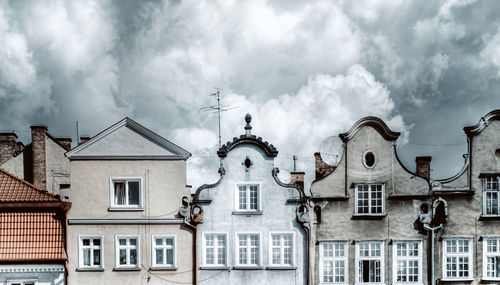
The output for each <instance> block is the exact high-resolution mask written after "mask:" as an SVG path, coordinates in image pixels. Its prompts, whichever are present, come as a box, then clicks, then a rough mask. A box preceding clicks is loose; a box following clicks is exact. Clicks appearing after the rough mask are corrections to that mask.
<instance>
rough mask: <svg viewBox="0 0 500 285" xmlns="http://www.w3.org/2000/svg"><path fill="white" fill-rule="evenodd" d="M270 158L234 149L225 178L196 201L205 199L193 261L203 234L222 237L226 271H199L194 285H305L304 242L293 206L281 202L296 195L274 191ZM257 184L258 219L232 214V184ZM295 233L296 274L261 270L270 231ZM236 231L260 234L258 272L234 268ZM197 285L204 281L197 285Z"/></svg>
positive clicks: (276, 188) (253, 150) (259, 152)
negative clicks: (248, 164) (224, 237)
mask: <svg viewBox="0 0 500 285" xmlns="http://www.w3.org/2000/svg"><path fill="white" fill-rule="evenodd" d="M246 157H248V158H250V160H251V161H252V163H253V165H252V166H251V167H250V169H249V171H248V172H247V171H245V169H246V168H245V166H244V165H242V162H243V161H244V160H245V158H246ZM273 163H274V162H273V159H272V158H269V157H267V156H265V154H264V153H263V152H262V150H261V149H259V148H257V147H255V146H252V145H240V146H238V147H236V148H235V149H233V150H232V151H231V152H229V154H228V156H227V157H226V158H224V160H223V165H224V168H225V170H226V174H225V176H224V178H223V180H222V182H221V183H220V184H219V185H218V186H217V187H215V188H210V189H206V190H203V191H202V192H201V193H202V194H201V196H200V197H199V199H211V200H212V203H211V204H204V205H203V209H204V213H203V215H204V216H203V223H201V224H200V225H199V227H198V228H199V238H198V260H199V264H198V265H199V266H201V265H202V263H203V261H202V248H203V247H202V246H203V239H202V234H203V232H218V233H227V234H228V256H227V258H228V260H227V261H228V265H229V266H230V268H229V269H226V270H204V269H200V270H199V280H200V284H306V279H307V278H306V275H307V247H306V243H307V238H306V235H305V232H304V231H303V229H302V228H301V226H300V225H299V224H297V222H296V213H295V211H296V207H297V204H289V203H287V202H286V201H287V199H297V198H299V194H298V192H297V190H295V189H290V188H284V187H281V186H279V185H278V184H277V183H276V181H274V178H273V177H272V169H273V166H274V165H273ZM245 181H251V182H259V183H261V198H262V199H261V201H262V206H261V209H262V214H261V215H235V214H233V211H234V210H235V196H234V195H235V189H236V188H235V185H236V183H238V182H245ZM273 231H276V232H280V231H282V232H293V233H295V243H294V248H295V252H294V257H295V264H296V265H297V268H296V269H293V270H267V269H266V267H267V266H268V265H269V254H270V251H269V238H270V236H269V234H270V232H273ZM238 232H258V233H261V265H262V266H263V268H262V269H258V270H241V269H234V268H233V266H234V265H235V260H234V258H235V256H236V255H235V252H234V250H235V234H236V233H238ZM201 280H206V281H204V282H203V283H201Z"/></svg>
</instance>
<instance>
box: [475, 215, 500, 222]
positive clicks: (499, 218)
mask: <svg viewBox="0 0 500 285" xmlns="http://www.w3.org/2000/svg"><path fill="white" fill-rule="evenodd" d="M479 220H480V221H500V216H493V215H481V216H479Z"/></svg>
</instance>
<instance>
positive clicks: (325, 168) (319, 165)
mask: <svg viewBox="0 0 500 285" xmlns="http://www.w3.org/2000/svg"><path fill="white" fill-rule="evenodd" d="M314 160H315V162H316V179H321V178H323V177H325V176H327V175H328V174H330V173H332V172H333V171H334V170H335V168H336V166H331V165H329V164H328V163H326V162H325V161H323V159H322V158H321V154H320V153H319V152H316V153H314Z"/></svg>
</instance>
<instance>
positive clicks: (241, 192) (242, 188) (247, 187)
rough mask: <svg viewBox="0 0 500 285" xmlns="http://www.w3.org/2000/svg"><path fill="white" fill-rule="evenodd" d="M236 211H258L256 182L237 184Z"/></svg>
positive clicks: (257, 186) (257, 187)
mask: <svg viewBox="0 0 500 285" xmlns="http://www.w3.org/2000/svg"><path fill="white" fill-rule="evenodd" d="M236 194H237V195H236V210H237V211H258V210H259V207H260V203H259V196H260V195H259V194H260V193H259V185H258V184H239V185H237V193H236Z"/></svg>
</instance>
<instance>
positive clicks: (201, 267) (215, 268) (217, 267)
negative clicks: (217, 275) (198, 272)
mask: <svg viewBox="0 0 500 285" xmlns="http://www.w3.org/2000/svg"><path fill="white" fill-rule="evenodd" d="M200 269H202V270H229V269H231V267H230V266H200Z"/></svg>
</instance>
